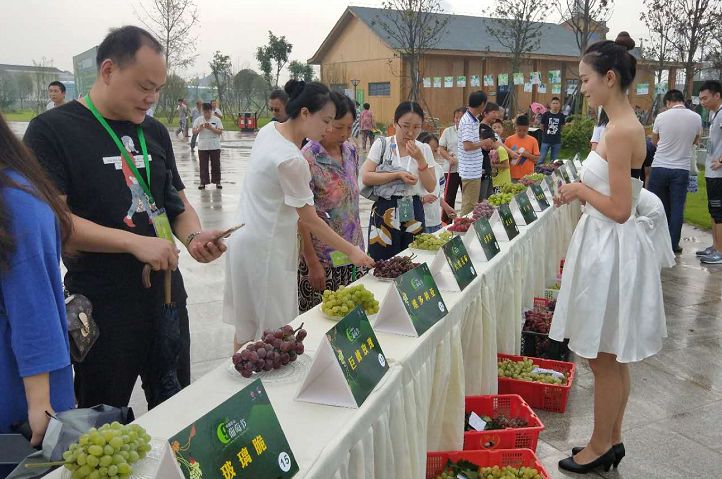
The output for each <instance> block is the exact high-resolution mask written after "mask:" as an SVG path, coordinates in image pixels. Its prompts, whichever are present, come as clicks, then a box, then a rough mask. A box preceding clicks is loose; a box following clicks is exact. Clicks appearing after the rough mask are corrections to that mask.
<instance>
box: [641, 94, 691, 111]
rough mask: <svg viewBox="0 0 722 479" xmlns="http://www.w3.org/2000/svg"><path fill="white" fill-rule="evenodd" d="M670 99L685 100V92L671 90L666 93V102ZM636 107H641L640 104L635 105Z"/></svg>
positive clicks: (674, 100) (675, 100)
mask: <svg viewBox="0 0 722 479" xmlns="http://www.w3.org/2000/svg"><path fill="white" fill-rule="evenodd" d="M668 101H673V102H683V101H684V94H683V93H682V92H681V91H679V90H669V91H668V92H667V93H665V94H664V102H665V103H667V102H668ZM635 108H639V106H635Z"/></svg>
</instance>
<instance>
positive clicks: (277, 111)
mask: <svg viewBox="0 0 722 479" xmlns="http://www.w3.org/2000/svg"><path fill="white" fill-rule="evenodd" d="M269 110H271V111H272V112H273V113H280V112H281V109H280V108H269Z"/></svg>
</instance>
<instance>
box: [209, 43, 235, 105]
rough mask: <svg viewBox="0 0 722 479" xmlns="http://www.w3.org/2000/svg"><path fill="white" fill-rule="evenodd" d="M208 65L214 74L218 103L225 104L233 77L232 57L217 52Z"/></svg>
mask: <svg viewBox="0 0 722 479" xmlns="http://www.w3.org/2000/svg"><path fill="white" fill-rule="evenodd" d="M208 65H210V67H211V73H212V74H213V86H214V87H215V88H216V91H218V101H219V102H220V103H221V104H224V96H225V93H226V89H227V88H228V83H229V81H230V79H231V76H232V73H231V57H229V56H228V55H223V54H222V53H221V52H219V51H217V50H216V53H214V54H213V58H212V59H211V61H210V63H209V64H208Z"/></svg>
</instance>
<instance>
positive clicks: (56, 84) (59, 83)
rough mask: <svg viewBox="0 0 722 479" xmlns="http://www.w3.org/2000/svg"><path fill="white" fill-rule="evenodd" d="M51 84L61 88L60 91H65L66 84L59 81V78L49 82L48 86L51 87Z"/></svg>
mask: <svg viewBox="0 0 722 479" xmlns="http://www.w3.org/2000/svg"><path fill="white" fill-rule="evenodd" d="M51 86H56V87H58V88H60V91H61V92H63V93H65V85H63V84H62V83H61V82H59V81H58V80H55V81H51V82H50V83H49V84H48V88H50V87H51Z"/></svg>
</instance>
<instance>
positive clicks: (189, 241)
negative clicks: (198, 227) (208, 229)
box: [186, 231, 201, 248]
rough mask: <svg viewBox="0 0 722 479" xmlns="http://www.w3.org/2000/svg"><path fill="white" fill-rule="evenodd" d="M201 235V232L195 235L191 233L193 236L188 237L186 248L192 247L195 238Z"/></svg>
mask: <svg viewBox="0 0 722 479" xmlns="http://www.w3.org/2000/svg"><path fill="white" fill-rule="evenodd" d="M199 234H201V232H200V231H196V232H195V233H191V234H189V235H188V236H186V248H187V247H188V246H190V244H191V241H193V240H194V239H195V237H196V236H198V235H199Z"/></svg>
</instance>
